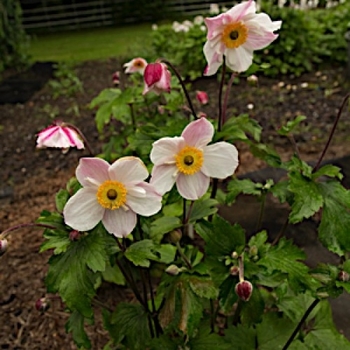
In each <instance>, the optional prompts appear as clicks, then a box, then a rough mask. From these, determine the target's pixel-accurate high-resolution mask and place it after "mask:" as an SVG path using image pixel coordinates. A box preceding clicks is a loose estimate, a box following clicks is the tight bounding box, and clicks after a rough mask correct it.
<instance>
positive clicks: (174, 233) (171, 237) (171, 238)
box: [168, 230, 182, 244]
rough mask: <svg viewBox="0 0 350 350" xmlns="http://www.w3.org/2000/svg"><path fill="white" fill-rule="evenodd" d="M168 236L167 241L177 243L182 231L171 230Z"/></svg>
mask: <svg viewBox="0 0 350 350" xmlns="http://www.w3.org/2000/svg"><path fill="white" fill-rule="evenodd" d="M168 237H169V241H170V242H171V243H175V244H176V243H177V242H179V241H180V239H181V238H182V233H181V231H180V230H173V231H171V232H170V233H169V234H168Z"/></svg>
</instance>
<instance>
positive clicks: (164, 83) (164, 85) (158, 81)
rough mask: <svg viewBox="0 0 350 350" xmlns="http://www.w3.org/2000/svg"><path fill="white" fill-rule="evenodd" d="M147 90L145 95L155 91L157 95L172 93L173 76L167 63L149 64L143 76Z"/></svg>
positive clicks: (144, 91) (145, 89)
mask: <svg viewBox="0 0 350 350" xmlns="http://www.w3.org/2000/svg"><path fill="white" fill-rule="evenodd" d="M143 79H144V81H145V88H144V90H143V94H144V95H145V94H147V93H148V92H149V91H151V90H153V91H154V92H155V93H156V94H157V95H159V94H160V93H162V92H163V91H165V92H170V81H171V75H170V72H169V70H168V68H167V66H166V64H165V63H160V62H156V63H149V64H148V65H147V67H146V69H145V72H144V74H143Z"/></svg>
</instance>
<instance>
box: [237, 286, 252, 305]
mask: <svg viewBox="0 0 350 350" xmlns="http://www.w3.org/2000/svg"><path fill="white" fill-rule="evenodd" d="M235 291H236V294H237V295H238V296H239V297H240V299H242V300H243V301H248V300H249V299H250V297H251V296H252V292H253V285H252V284H251V283H250V282H249V281H242V282H239V283H237V284H236V287H235Z"/></svg>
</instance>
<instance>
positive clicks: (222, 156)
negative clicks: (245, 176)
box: [201, 141, 238, 179]
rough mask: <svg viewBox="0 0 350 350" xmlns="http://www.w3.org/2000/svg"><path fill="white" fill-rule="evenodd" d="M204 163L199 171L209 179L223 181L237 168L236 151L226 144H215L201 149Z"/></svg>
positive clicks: (233, 147)
mask: <svg viewBox="0 0 350 350" xmlns="http://www.w3.org/2000/svg"><path fill="white" fill-rule="evenodd" d="M203 155H204V162H203V165H202V168H201V171H202V172H203V173H204V174H205V175H207V176H210V177H214V178H217V179H225V178H226V177H228V176H230V175H232V174H233V173H234V172H235V170H236V168H237V166H238V151H237V148H236V147H235V146H234V145H231V144H230V143H228V142H224V141H223V142H217V143H215V144H213V145H210V146H207V147H205V148H204V149H203Z"/></svg>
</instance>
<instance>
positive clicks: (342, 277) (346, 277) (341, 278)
mask: <svg viewBox="0 0 350 350" xmlns="http://www.w3.org/2000/svg"><path fill="white" fill-rule="evenodd" d="M338 280H339V281H342V282H348V281H349V280H350V275H349V274H348V273H347V272H345V271H339V273H338Z"/></svg>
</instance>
